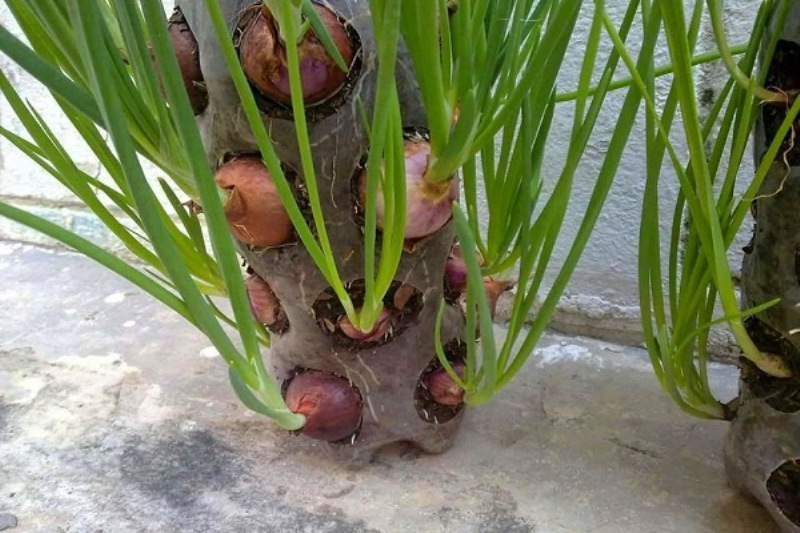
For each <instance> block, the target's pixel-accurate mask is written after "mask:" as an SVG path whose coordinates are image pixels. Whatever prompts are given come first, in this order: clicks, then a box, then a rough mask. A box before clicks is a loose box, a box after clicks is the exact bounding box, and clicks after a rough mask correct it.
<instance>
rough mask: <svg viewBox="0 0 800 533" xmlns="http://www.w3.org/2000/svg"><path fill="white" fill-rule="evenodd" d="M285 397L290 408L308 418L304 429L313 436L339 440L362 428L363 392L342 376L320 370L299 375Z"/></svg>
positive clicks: (313, 437)
mask: <svg viewBox="0 0 800 533" xmlns="http://www.w3.org/2000/svg"><path fill="white" fill-rule="evenodd" d="M285 399H286V405H287V406H288V407H289V410H290V411H292V412H293V413H297V414H300V415H303V416H305V417H306V423H305V425H304V426H303V428H302V429H301V430H300V432H301V433H302V434H303V435H305V436H307V437H311V438H312V439H318V440H324V441H328V442H337V441H341V440H344V439H346V438H349V437H352V436H353V435H355V433H356V432H357V431H358V429H359V427H361V411H362V405H363V401H362V399H361V394H360V393H359V392H358V389H356V388H355V387H353V385H352V384H351V383H350V382H349V381H347V380H346V379H344V378H341V377H339V376H335V375H333V374H328V373H326V372H320V371H317V370H309V371H307V372H302V373H300V374H297V375H296V376H295V377H294V378H292V380H291V381H290V382H289V385H288V386H287V387H286V393H285Z"/></svg>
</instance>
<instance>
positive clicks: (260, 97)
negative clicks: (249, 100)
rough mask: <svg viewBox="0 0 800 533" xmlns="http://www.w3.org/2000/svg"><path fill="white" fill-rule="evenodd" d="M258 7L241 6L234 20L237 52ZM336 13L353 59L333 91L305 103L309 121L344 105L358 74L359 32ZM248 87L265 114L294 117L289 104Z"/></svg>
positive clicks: (329, 114)
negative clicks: (341, 82) (344, 77)
mask: <svg viewBox="0 0 800 533" xmlns="http://www.w3.org/2000/svg"><path fill="white" fill-rule="evenodd" d="M314 2H315V3H317V4H320V5H322V3H321V2H317V1H316V0H314ZM326 7H328V8H330V6H327V5H326ZM260 9H261V2H258V3H256V4H253V5H252V6H250V7H249V8H247V9H245V10H243V11H242V13H241V14H240V16H239V20H238V22H237V23H236V28H235V29H234V30H233V43H234V45H235V46H236V51H237V52H238V51H239V42H240V40H241V36H242V32H244V31H245V29H246V28H247V25H248V24H249V23H250V22H251V21H252V20H253V17H254V16H255V15H257V14H258V13H259V10H260ZM336 16H337V17H338V18H339V21H340V22H341V23H342V24H343V25H344V28H345V29H346V30H347V33H348V34H349V36H350V42H351V43H352V45H353V50H354V51H355V52H354V56H353V62H352V64H351V65H350V70H349V71H348V72H347V78H346V79H345V81H344V83H343V84H342V86H341V87H340V88H339V90H338V91H336V93H335V94H333V95H332V96H330V97H329V98H328V99H327V100H324V101H322V102H318V103H316V104H313V105H306V119H307V120H308V121H309V122H311V123H313V122H317V121H319V120H322V119H324V118H327V117H329V116H331V115H333V114H334V113H336V111H338V110H339V109H340V108H341V107H342V106H343V105H345V103H347V100H348V98H349V97H350V94H351V93H352V92H353V88H354V87H355V85H356V83H357V82H358V79H359V77H360V75H361V66H362V57H363V48H362V46H361V36H359V35H358V32H357V31H356V30H355V28H353V26H352V24H350V23H349V22H348V21H347V20H346V19H345V18H344V17H342V16H341V15H340V14H339V13H336ZM250 88H251V89H252V90H253V96H255V98H256V104H257V105H258V108H259V109H260V110H261V112H263V113H264V114H265V115H267V116H269V117H272V118H279V119H284V120H294V111H292V107H291V106H287V105H283V104H281V103H278V102H275V101H274V100H272V99H271V98H269V97H268V96H266V95H264V94H263V93H262V92H261V91H259V90H258V88H257V87H256V86H255V85H253V84H252V83H250Z"/></svg>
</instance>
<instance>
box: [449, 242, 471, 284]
mask: <svg viewBox="0 0 800 533" xmlns="http://www.w3.org/2000/svg"><path fill="white" fill-rule="evenodd" d="M444 280H445V283H446V286H447V291H448V293H455V294H462V293H463V292H464V291H465V290H467V264H466V263H465V262H464V259H463V258H462V257H461V247H460V246H458V245H455V246H453V248H452V249H451V250H450V255H449V256H447V262H446V263H445V266H444Z"/></svg>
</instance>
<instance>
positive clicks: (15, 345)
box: [0, 243, 776, 533]
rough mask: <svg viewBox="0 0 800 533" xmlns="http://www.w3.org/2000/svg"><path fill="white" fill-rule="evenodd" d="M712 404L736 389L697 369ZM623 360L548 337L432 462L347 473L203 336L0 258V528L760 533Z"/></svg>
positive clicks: (728, 373) (43, 257) (702, 443)
mask: <svg viewBox="0 0 800 533" xmlns="http://www.w3.org/2000/svg"><path fill="white" fill-rule="evenodd" d="M713 380H714V385H715V387H716V388H717V389H718V391H719V393H720V395H721V396H722V397H732V396H733V395H734V394H735V390H736V371H735V369H733V368H730V367H715V368H714V369H713ZM725 430H726V424H725V423H721V422H705V421H700V420H695V419H693V418H690V417H689V416H688V415H684V414H682V413H681V412H680V411H679V410H678V409H677V408H675V407H674V406H673V405H672V403H671V402H670V400H669V399H668V398H667V397H666V396H665V395H664V394H663V393H662V392H661V391H660V389H659V388H658V386H657V384H656V381H655V379H654V378H653V376H652V373H651V371H650V367H649V363H648V360H647V356H646V354H645V353H644V352H642V351H641V350H639V349H635V348H629V347H622V346H616V345H612V344H608V343H602V342H598V341H593V340H589V339H584V338H573V337H561V336H556V335H550V336H548V337H547V338H546V339H545V340H544V341H543V342H542V344H541V346H540V348H539V350H538V354H537V358H536V361H535V362H533V363H532V364H530V365H529V366H528V368H526V369H525V371H524V372H523V373H522V375H521V376H520V377H519V379H517V380H516V381H515V382H514V383H513V384H512V386H510V387H509V388H508V389H507V390H506V391H504V392H503V393H502V394H501V395H500V396H499V397H498V398H497V399H496V400H495V401H494V402H493V403H491V404H490V405H488V406H486V407H482V408H479V409H471V410H470V411H469V412H468V413H467V416H466V420H465V422H464V425H463V427H462V430H461V434H460V436H459V438H458V440H457V441H456V444H455V446H454V447H453V449H452V450H450V451H449V452H447V453H445V454H443V455H440V456H426V455H420V454H419V453H417V452H416V451H415V450H413V449H409V448H407V447H403V446H396V447H394V448H392V449H387V450H385V452H384V453H382V454H381V455H380V456H379V457H378V458H377V459H376V460H375V461H374V463H373V464H371V465H370V466H369V467H368V468H366V469H364V470H360V471H355V472H353V471H348V470H345V469H343V468H342V467H340V466H337V465H335V464H332V463H330V462H329V461H327V460H325V459H324V458H322V457H321V456H320V455H319V454H318V453H317V452H316V451H315V449H314V447H313V445H312V444H310V443H309V442H308V441H306V440H305V439H302V438H298V437H293V436H291V435H288V434H286V433H284V432H281V431H279V430H277V429H276V428H275V427H274V426H272V425H270V424H269V423H267V422H266V421H265V420H263V419H262V418H259V417H258V416H256V415H252V414H251V413H249V412H248V411H246V410H245V409H244V408H243V407H241V406H240V405H239V404H238V402H237V401H236V399H235V398H234V395H233V393H232V392H231V391H230V390H229V387H228V384H227V381H226V376H225V367H224V365H223V362H222V360H221V359H220V358H219V357H218V356H216V354H215V352H214V350H213V349H209V343H208V342H207V341H206V340H205V339H204V338H203V336H202V335H200V334H198V333H197V332H195V331H194V330H192V329H191V328H190V327H189V326H187V325H185V324H183V323H182V322H181V321H180V319H179V318H178V317H177V316H173V315H172V314H171V313H170V312H168V311H166V310H164V309H163V308H162V307H161V306H160V305H158V304H156V303H154V302H153V301H151V300H150V299H149V298H148V297H147V296H144V295H142V294H141V293H140V292H138V291H137V290H135V289H134V288H132V287H130V286H128V285H126V283H125V282H122V281H120V280H118V279H116V278H114V277H113V276H112V275H111V274H109V273H107V272H105V271H104V270H102V269H101V268H100V267H97V266H95V265H94V264H93V263H91V262H89V261H88V260H86V259H84V258H81V257H79V256H75V255H71V254H66V253H54V252H51V251H45V250H41V249H36V248H31V247H26V246H22V245H19V244H12V243H0V530H3V529H4V528H12V527H13V526H14V524H15V523H16V524H17V525H16V528H15V529H13V531H14V533H16V532H18V531H25V532H28V531H36V532H38V531H42V532H56V531H58V532H61V531H64V532H90V531H92V532H94V531H101V530H102V531H107V532H115V533H116V532H128V531H130V532H145V531H154V532H155V531H159V532H161V531H164V532H172V531H198V532H206V531H220V532H223V531H224V532H238V531H276V532H291V531H308V532H317V531H326V532H334V531H337V532H340V531H341V532H345V531H347V532H349V531H386V532H394V531H397V532H403V531H411V532H427V531H447V532H451V531H453V532H462V531H463V532H471V531H475V532H525V531H534V530H535V531H538V532H568V531H587V532H588V531H591V532H608V533H611V532H614V533H619V532H648V533H649V532H724V533H737V532H741V533H745V532H747V533H757V532H771V531H776V529H775V526H774V525H773V524H772V523H771V522H770V519H769V518H768V516H767V515H766V514H765V513H764V512H763V511H762V510H761V509H760V508H759V507H757V506H755V505H753V504H752V503H750V502H749V501H748V500H746V499H744V498H743V497H741V496H739V495H737V494H736V493H735V492H734V491H733V490H732V489H731V488H729V487H728V486H727V484H726V482H725V476H724V472H723V467H722V460H721V455H720V450H721V446H722V440H723V436H724V432H725Z"/></svg>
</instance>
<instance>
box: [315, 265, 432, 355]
mask: <svg viewBox="0 0 800 533" xmlns="http://www.w3.org/2000/svg"><path fill="white" fill-rule="evenodd" d="M345 289H346V290H347V292H348V294H349V295H350V298H351V300H352V301H353V305H354V306H355V307H356V309H359V308H360V307H361V305H362V304H363V303H364V294H365V283H364V280H363V279H358V280H355V281H352V282H350V283H348V284H346V285H345ZM383 306H384V308H383V312H382V313H381V315H380V317H379V320H378V322H377V323H376V325H375V328H374V329H373V331H371V332H359V331H358V330H357V329H355V328H354V327H353V325H352V324H351V323H350V320H349V319H348V318H347V315H346V313H345V311H344V307H343V306H342V304H341V302H340V301H339V298H338V297H337V296H336V293H335V292H334V290H333V288H331V287H329V288H327V289H326V290H325V291H323V292H322V294H320V296H319V297H318V298H317V300H316V301H315V302H314V305H313V307H312V309H313V311H314V317H315V318H316V320H317V323H318V324H319V326H320V328H321V329H322V330H323V331H324V332H325V333H327V334H328V335H330V336H331V337H332V339H333V343H334V345H335V346H337V347H341V348H346V349H350V350H361V349H365V348H369V347H375V346H381V345H383V344H386V343H387V342H390V341H391V340H392V339H394V338H396V337H397V336H399V335H401V334H402V333H403V332H404V331H405V330H406V329H408V328H409V327H410V326H411V325H412V324H413V323H414V322H415V321H416V319H417V317H418V316H419V314H420V312H421V311H422V308H423V306H424V298H423V295H422V291H420V290H419V289H417V288H416V287H414V286H412V285H410V284H408V283H402V282H399V281H394V282H392V285H391V287H390V288H389V291H388V292H387V293H386V296H384V298H383Z"/></svg>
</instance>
